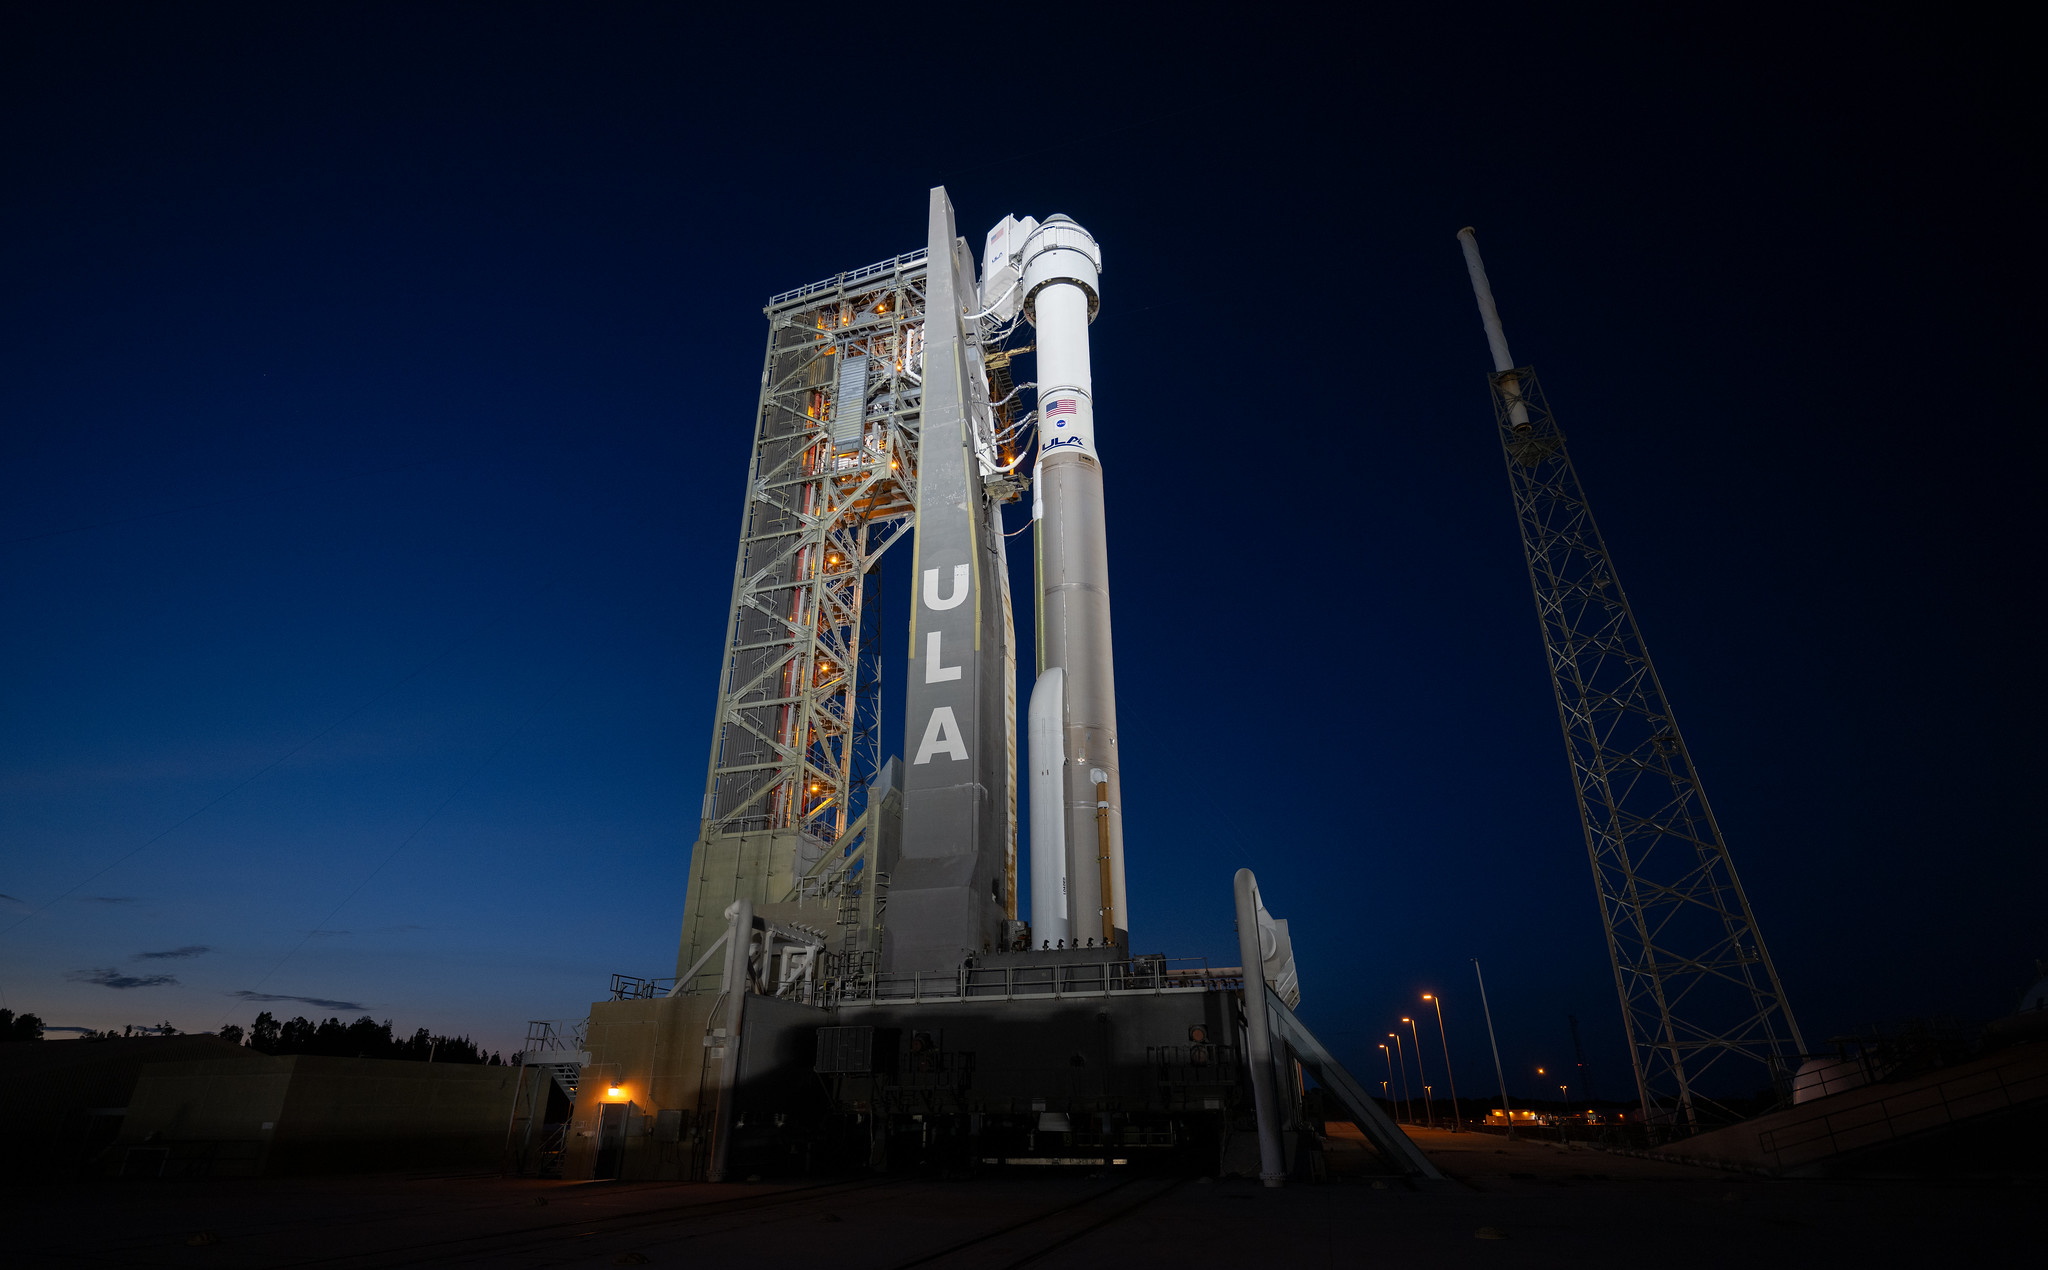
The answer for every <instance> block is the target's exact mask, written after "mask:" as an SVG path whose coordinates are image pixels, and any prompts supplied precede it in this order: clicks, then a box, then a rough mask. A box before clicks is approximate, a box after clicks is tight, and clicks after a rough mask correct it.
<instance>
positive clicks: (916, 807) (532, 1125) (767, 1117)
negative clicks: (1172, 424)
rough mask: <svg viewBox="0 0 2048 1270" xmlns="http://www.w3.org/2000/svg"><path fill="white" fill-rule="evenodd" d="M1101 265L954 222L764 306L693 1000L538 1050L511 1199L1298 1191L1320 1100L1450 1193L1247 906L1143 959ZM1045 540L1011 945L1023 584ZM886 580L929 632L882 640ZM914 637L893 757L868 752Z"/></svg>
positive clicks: (937, 195) (693, 905)
mask: <svg viewBox="0 0 2048 1270" xmlns="http://www.w3.org/2000/svg"><path fill="white" fill-rule="evenodd" d="M1102 269H1103V261H1102V252H1101V249H1100V248H1099V247H1098V246H1097V244H1096V241H1095V239H1094V237H1093V236H1092V235H1090V234H1089V233H1088V231H1087V230H1086V229H1084V228H1082V227H1081V226H1080V225H1079V224H1077V223H1075V222H1074V221H1073V220H1071V219H1070V218H1068V217H1066V216H1061V215H1052V216H1047V217H1046V218H1044V219H1043V220H1036V219H1033V218H1031V217H1023V218H1018V217H1015V216H1006V217H1004V218H1003V219H1002V221H1001V222H1000V223H998V224H997V225H996V226H995V227H994V228H993V229H991V230H990V231H989V232H988V233H987V235H986V236H985V238H984V239H983V243H982V251H981V253H980V259H979V260H978V261H977V259H976V256H975V252H974V251H973V250H972V249H971V248H970V246H969V244H968V243H967V241H966V240H965V239H963V238H962V237H960V235H959V234H958V233H957V231H956V228H955V224H954V213H953V206H952V203H951V201H950V200H949V199H948V197H947V194H946V191H945V190H944V189H943V188H940V189H934V190H933V191H931V199H930V206H929V215H928V218H927V235H926V245H925V247H924V248H923V249H922V250H918V251H913V252H909V253H906V254H904V255H900V256H895V257H892V258H890V259H887V260H883V261H880V262H877V263H875V264H871V265H868V266H865V267H863V268H859V269H853V270H849V271H847V272H844V273H840V274H836V275H834V276H832V277H830V278H826V279H823V280H821V281H819V282H815V283H812V284H810V285H808V286H804V287H799V288H796V289H794V290H791V291H785V292H783V293H781V294H779V295H776V296H773V297H771V298H770V299H769V302H768V305H767V307H766V309H765V313H766V316H767V319H768V338H767V350H766V356H765V359H764V363H763V367H762V373H761V381H760V383H761V396H760V406H759V409H758V411H757V413H756V416H755V421H754V447H753V455H752V461H751V465H750V470H749V471H748V473H747V481H746V489H745V495H744V503H743V510H742V513H741V518H740V527H739V551H738V556H737V559H736V561H735V564H734V570H733V584H732V598H731V604H730V607H729V609H728V614H729V617H728V624H727V629H726V642H725V651H724V656H723V659H722V661H721V663H720V667H719V675H720V682H719V688H718V699H717V704H716V708H715V713H714V717H713V722H712V731H711V738H710V764H709V770H708V772H707V774H706V779H705V785H704V799H703V803H702V807H701V812H700V816H699V827H698V833H697V838H696V841H695V843H694V845H693V847H692V849H691V858H690V871H689V889H688V893H687V896H686V897H685V901H684V916H683V930H682V940H681V946H680V948H679V950H678V954H677V960H676V966H675V971H674V974H673V975H672V976H671V975H663V976H654V977H640V976H632V975H617V976H614V981H613V984H612V992H611V997H610V999H609V1000H606V1001H600V1002H597V1003H595V1004H594V1005H593V1006H592V1008H591V1013H590V1017H589V1019H588V1020H587V1021H584V1022H583V1023H582V1025H581V1026H580V1027H579V1026H577V1025H573V1024H572V1025H564V1026H561V1027H553V1026H545V1025H536V1031H535V1032H534V1034H533V1036H532V1037H531V1038H530V1043H529V1046H528V1048H527V1050H526V1051H525V1052H524V1054H523V1055H522V1061H523V1063H524V1064H525V1065H526V1066H527V1067H528V1068H530V1069H532V1071H531V1080H530V1082H529V1084H528V1085H527V1086H523V1088H526V1089H527V1090H528V1092H527V1094H526V1095H525V1100H524V1102H523V1103H522V1108H523V1110H522V1112H521V1113H520V1114H521V1117H522V1118H523V1119H522V1120H521V1121H519V1122H516V1123H515V1127H514V1134H513V1137H514V1141H515V1143H517V1144H519V1146H520V1149H521V1158H522V1160H523V1161H524V1162H525V1164H526V1166H527V1167H530V1168H538V1169H550V1168H552V1169H556V1170H559V1171H560V1172H562V1173H563V1174H564V1175H566V1176H571V1177H577V1176H580V1177H645V1178H705V1179H710V1180H714V1181H715V1180H720V1179H723V1178H726V1177H730V1176H752V1175H763V1176H766V1175H768V1174H770V1173H786V1172H793V1171H804V1170H811V1171H823V1170H829V1169H834V1168H876V1169H881V1168H906V1167H933V1166H943V1167H948V1168H952V1167H973V1168H980V1167H997V1168H1000V1167H1007V1166H1010V1165H1019V1164H1046V1163H1055V1164H1056V1163H1087V1164H1089V1165H1091V1166H1097V1167H1099V1166H1101V1165H1103V1164H1104V1163H1109V1164H1111V1165H1114V1164H1117V1163H1124V1162H1131V1161H1142V1160H1145V1159H1171V1160H1178V1161H1180V1162H1182V1163H1183V1164H1185V1165H1186V1166H1187V1167H1189V1168H1193V1169H1199V1170H1200V1171H1203V1172H1211V1173H1213V1172H1215V1171H1217V1170H1218V1169H1232V1168H1236V1169H1239V1170H1241V1171H1247V1172H1257V1173H1258V1174H1259V1175H1261V1176H1262V1177H1264V1178H1265V1179H1266V1180H1267V1182H1268V1183H1269V1184H1275V1185H1277V1184H1278V1183H1279V1182H1280V1181H1281V1180H1282V1179H1284V1178H1286V1177H1288V1176H1308V1175H1310V1174H1312V1173H1313V1172H1314V1171H1315V1168H1316V1164H1315V1161H1316V1160H1317V1159H1319V1158H1320V1157H1319V1156H1318V1155H1317V1142H1318V1141H1319V1139H1318V1137H1317V1134H1316V1128H1317V1127H1318V1126H1316V1125H1314V1124H1311V1123H1310V1121H1309V1119H1308V1118H1307V1117H1306V1116H1305V1114H1304V1112H1303V1107H1302V1098H1301V1093H1302V1089H1303V1087H1304V1085H1303V1076H1304V1073H1306V1074H1308V1075H1310V1076H1311V1077H1312V1079H1313V1080H1314V1082H1315V1083H1316V1084H1318V1085H1320V1086H1321V1087H1322V1088H1323V1089H1324V1090H1326V1091H1329V1093H1330V1095H1331V1096H1332V1097H1334V1098H1335V1099H1336V1100H1337V1101H1338V1102H1339V1103H1341V1104H1342V1105H1343V1106H1344V1108H1345V1109H1346V1110H1345V1114H1347V1115H1348V1116H1349V1117H1350V1118H1351V1119H1353V1120H1354V1121H1355V1122H1356V1123H1357V1124H1358V1125H1359V1126H1360V1127H1361V1128H1362V1129H1363V1130H1364V1131H1365V1133H1366V1135H1367V1137H1368V1138H1369V1139H1370V1140H1371V1141H1372V1142H1373V1144H1374V1145H1375V1146H1376V1147H1377V1148H1378V1151H1379V1153H1380V1156H1381V1157H1382V1159H1383V1161H1384V1163H1385V1167H1386V1168H1387V1169H1388V1170H1389V1171H1393V1172H1399V1173H1406V1174H1411V1175H1414V1176H1421V1177H1429V1176H1434V1172H1433V1170H1432V1169H1431V1168H1430V1166H1429V1164H1428V1162H1427V1160H1425V1159H1424V1158H1423V1157H1422V1156H1421V1155H1420V1154H1419V1153H1417V1152H1416V1151H1415V1149H1414V1148H1413V1147H1412V1146H1411V1145H1410V1144H1409V1143H1408V1140H1407V1139H1406V1138H1405V1137H1403V1136H1402V1135H1401V1134H1400V1133H1399V1132H1398V1131H1397V1130H1395V1129H1394V1128H1393V1126H1392V1125H1391V1124H1389V1123H1388V1122H1387V1121H1386V1119H1385V1117H1384V1115H1383V1114H1382V1113H1381V1112H1380V1110H1379V1108H1378V1107H1377V1105H1376V1104H1374V1103H1373V1102H1372V1100H1371V1099H1370V1098H1369V1097H1367V1096H1366V1095H1365V1093H1364V1092H1363V1091H1362V1090H1361V1089H1360V1088H1359V1087H1358V1086H1357V1084H1356V1082H1354V1081H1352V1080H1351V1078H1350V1077H1349V1076H1348V1075H1346V1074H1345V1073H1344V1071H1343V1069H1342V1067H1341V1065H1339V1064H1338V1063H1337V1062H1336V1060H1335V1059H1334V1058H1332V1057H1331V1056H1330V1055H1329V1053H1328V1052H1327V1051H1326V1050H1325V1049H1324V1048H1323V1047H1322V1045H1321V1044H1320V1043H1319V1042H1317V1041H1316V1039H1315V1038H1314V1037H1313V1036H1312V1035H1311V1034H1310V1033H1309V1032H1308V1030H1307V1029H1306V1028H1305V1027H1303V1026H1302V1025H1301V1023H1300V1021H1299V1020H1298V1019H1297V1018H1296V1017H1295V1016H1294V1014H1293V1012H1292V1008H1293V1006H1294V1005H1295V1003H1296V1001H1297V1000H1298V999H1299V990H1298V988H1297V986H1296V978H1295V974H1294V969H1293V957H1292V952H1291V950H1290V947H1289V942H1288V936H1287V929H1286V923H1285V922H1283V921H1277V920H1275V919H1274V918H1272V917H1271V915H1270V914H1269V913H1268V912H1267V911H1266V909H1265V906H1264V904H1263V902H1262V901H1261V899H1260V897H1259V893H1258V888H1257V884H1256V882H1255V880H1254V879H1253V878H1252V876H1251V874H1250V873H1249V871H1244V872H1241V873H1240V874H1239V877H1238V879H1237V887H1236V901H1237V911H1238V928H1239V931H1238V933H1239V944H1240V950H1241V952H1242V956H1241V958H1240V960H1241V961H1242V962H1243V965H1241V966H1232V967H1211V966H1208V965H1207V964H1206V963H1204V962H1202V961H1200V960H1198V959H1181V960H1175V959H1172V958H1168V957H1166V956H1164V955H1163V954H1141V953H1135V952H1133V950H1132V944H1131V931H1132V925H1131V921H1132V919H1131V908H1130V897H1129V895H1128V892H1127V889H1126V883H1125V878H1126V874H1125V868H1124V815H1123V808H1124V803H1123V787H1122V778H1121V772H1122V762H1121V757H1120V755H1119V752H1118V740H1117V714H1116V681H1115V673H1114V653H1113V646H1112V639H1111V622H1110V587H1109V581H1110V578H1109V550H1108V542H1107V535H1106V518H1105V514H1104V470H1105V469H1104V457H1103V454H1102V451H1101V450H1100V448H1099V447H1098V444H1097V430H1096V408H1095V392H1094V383H1093V377H1092V373H1091V369H1090V358H1089V328H1090V325H1091V324H1092V323H1093V322H1094V321H1095V319H1096V317H1097V315H1098V312H1099V311H1100V308H1101V277H1102ZM1027 366H1028V367H1030V368H1032V372H1033V379H1032V380H1031V381H1029V382H1025V381H1022V380H1020V378H1019V372H1020V371H1021V370H1022V369H1023V368H1025V367H1027ZM1111 435H1112V436H1114V435H1115V430H1114V429H1112V430H1111ZM1013 505H1014V506H1016V508H1017V510H1016V511H1013V512H1012V513H1011V516H1012V519H1014V520H1016V521H1018V522H1019V527H1018V528H1017V529H1012V530H1006V529H1005V525H1004V512H1003V509H1004V508H1005V507H1006V506H1013ZM1026 508H1028V512H1029V515H1028V520H1027V519H1026V517H1025V515H1024V511H1025V509H1026ZM1026 528H1028V530H1029V531H1030V533H1031V535H1032V537H1031V549H1032V552H1033V561H1034V563H1033V568H1032V586H1031V592H1030V595H1029V597H1028V607H1029V620H1030V621H1031V622H1032V629H1033V631H1034V636H1035V637H1034V639H1033V642H1032V643H1033V648H1034V650H1035V654H1036V656H1035V662H1036V664H1035V667H1034V674H1033V675H1032V678H1031V682H1030V686H1029V695H1028V700H1027V705H1026V708H1025V711H1024V714H1025V718H1024V720H1023V721H1022V722H1023V727H1022V731H1023V733H1024V740H1025V743H1026V744H1025V751H1024V757H1025V769H1026V780H1025V791H1026V800H1027V801H1026V806H1027V807H1028V811H1029V816H1028V823H1029V841H1028V843H1027V844H1026V845H1025V853H1026V860H1025V866H1026V872H1027V876H1028V878H1029V908H1028V917H1027V916H1026V915H1025V912H1024V910H1022V909H1020V894H1019V892H1020V887H1019V877H1018V873H1019V868H1018V858H1017V857H1018V789H1017V784H1018V781H1017V769H1018V739H1019V731H1020V729H1019V722H1020V721H1019V719H1018V708H1017V707H1018V692H1017V689H1018V685H1017V668H1016V651H1015V649H1016V640H1015V616H1014V612H1013V603H1012V599H1013V597H1012V595H1011V591H1010V569H1009V563H1008V559H1007V551H1008V544H1009V541H1010V538H1009V536H1008V535H1010V534H1014V533H1021V532H1023V531H1024V530H1025V529H1026ZM892 553H893V554H892ZM905 553H907V555H908V557H909V558H908V562H907V567H905V566H904V565H901V564H897V565H892V567H891V568H890V569H888V570H885V569H884V568H883V567H882V566H883V562H884V560H885V557H887V558H888V559H891V560H896V561H900V560H902V557H903V555H904V554H905ZM885 574H886V575H887V576H889V577H891V578H894V579H896V580H897V581H896V583H895V585H897V586H899V587H902V588H903V589H904V590H907V592H908V594H907V595H904V596H901V597H900V598H893V599H892V602H893V603H896V604H903V605H905V607H906V608H907V610H908V613H907V616H908V621H907V629H905V628H904V627H895V626H893V623H891V622H885V621H879V620H877V619H878V618H879V617H880V616H881V615H882V614H883V613H884V612H885V611H886V610H885V609H884V607H883V605H884V602H885V600H891V597H885V595H884V593H883V589H882V583H883V578H884V576H885ZM906 582H907V586H905V585H904V584H905V583H906ZM898 611H899V612H900V611H902V610H898ZM896 639H905V641H906V642H905V643H904V644H902V645H898V646H897V647H898V648H900V649H901V650H902V653H903V654H904V660H903V662H902V663H901V664H902V665H903V666H904V667H905V673H904V674H903V677H902V683H901V686H900V689H899V691H900V692H901V694H902V695H901V698H900V700H901V707H900V708H901V717H902V719H903V731H902V733H901V747H900V749H896V748H895V747H894V746H890V745H889V744H888V738H885V737H884V736H883V735H882V720H883V717H884V709H883V706H884V701H883V695H882V694H883V691H884V688H885V686H887V685H885V684H884V683H883V676H882V674H881V669H882V666H883V664H884V661H885V653H886V649H887V644H886V641H893V640H896ZM888 660H893V659H888ZM891 713H893V711H892V712H891ZM1220 889H1221V888H1220V885H1219V892H1220ZM550 1106H552V1107H554V1108H555V1110H554V1111H553V1112H552V1113H551V1112H550V1111H549V1110H548V1108H549V1107H550Z"/></svg>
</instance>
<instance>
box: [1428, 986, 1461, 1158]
mask: <svg viewBox="0 0 2048 1270" xmlns="http://www.w3.org/2000/svg"><path fill="white" fill-rule="evenodd" d="M1422 999H1423V1000H1424V1001H1427V1002H1429V1003H1430V1004H1431V1005H1433V1006H1435V1007H1436V1039H1437V1040H1439V1041H1442V1042H1443V1046H1444V1073H1445V1074H1446V1075H1448V1076H1449V1077H1450V1078H1451V1132H1452V1133H1456V1132H1458V1069H1457V1068H1455V1067H1452V1066H1451V1038H1450V1034H1449V1033H1447V1032H1445V1031H1444V1003H1443V998H1441V997H1439V996H1437V995H1435V994H1434V993H1429V992H1425V993H1423V994H1422Z"/></svg>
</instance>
